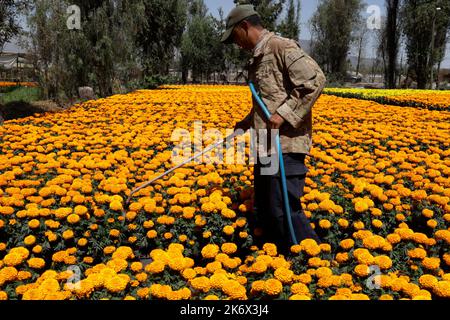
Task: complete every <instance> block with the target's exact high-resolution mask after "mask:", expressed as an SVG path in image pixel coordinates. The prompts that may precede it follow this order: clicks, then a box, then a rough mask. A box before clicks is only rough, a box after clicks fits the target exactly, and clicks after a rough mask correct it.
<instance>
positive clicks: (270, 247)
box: [263, 243, 277, 257]
mask: <svg viewBox="0 0 450 320" xmlns="http://www.w3.org/2000/svg"><path fill="white" fill-rule="evenodd" d="M263 250H264V251H265V252H266V254H267V255H269V256H271V257H275V256H276V255H277V246H276V245H275V244H273V243H265V244H264V245H263Z"/></svg>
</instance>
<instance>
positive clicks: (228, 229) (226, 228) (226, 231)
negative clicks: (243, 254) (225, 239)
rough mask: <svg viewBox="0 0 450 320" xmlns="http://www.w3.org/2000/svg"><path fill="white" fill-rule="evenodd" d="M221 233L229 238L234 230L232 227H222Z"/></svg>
mask: <svg viewBox="0 0 450 320" xmlns="http://www.w3.org/2000/svg"><path fill="white" fill-rule="evenodd" d="M223 232H224V233H225V234H226V235H228V236H230V235H232V234H233V233H234V228H233V227H232V226H225V227H223Z"/></svg>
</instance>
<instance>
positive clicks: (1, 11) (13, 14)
mask: <svg viewBox="0 0 450 320" xmlns="http://www.w3.org/2000/svg"><path fill="white" fill-rule="evenodd" d="M26 7H27V1H22V0H2V1H1V4H0V52H2V51H3V47H4V46H5V44H6V43H7V42H8V41H10V40H11V39H12V38H14V37H15V36H16V35H18V34H19V32H20V31H21V27H20V24H19V21H18V17H19V15H20V13H21V12H22V11H23V10H24V9H26Z"/></svg>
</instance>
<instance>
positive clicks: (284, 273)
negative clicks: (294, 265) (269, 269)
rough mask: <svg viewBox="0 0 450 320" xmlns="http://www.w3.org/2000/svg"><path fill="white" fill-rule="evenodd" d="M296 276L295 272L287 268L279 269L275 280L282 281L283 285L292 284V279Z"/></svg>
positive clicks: (275, 274)
mask: <svg viewBox="0 0 450 320" xmlns="http://www.w3.org/2000/svg"><path fill="white" fill-rule="evenodd" d="M293 275H294V272H293V271H291V270H289V269H287V268H284V267H282V268H278V269H276V270H275V272H274V276H275V278H277V279H278V280H280V281H281V282H282V283H286V284H287V283H290V282H291V281H292V277H293Z"/></svg>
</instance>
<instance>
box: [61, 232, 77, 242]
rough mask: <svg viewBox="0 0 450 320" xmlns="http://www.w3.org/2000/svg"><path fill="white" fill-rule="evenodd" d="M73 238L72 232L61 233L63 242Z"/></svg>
mask: <svg viewBox="0 0 450 320" xmlns="http://www.w3.org/2000/svg"><path fill="white" fill-rule="evenodd" d="M73 236H74V233H73V230H66V231H64V232H63V234H62V237H63V239H64V240H69V239H72V238H73Z"/></svg>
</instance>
